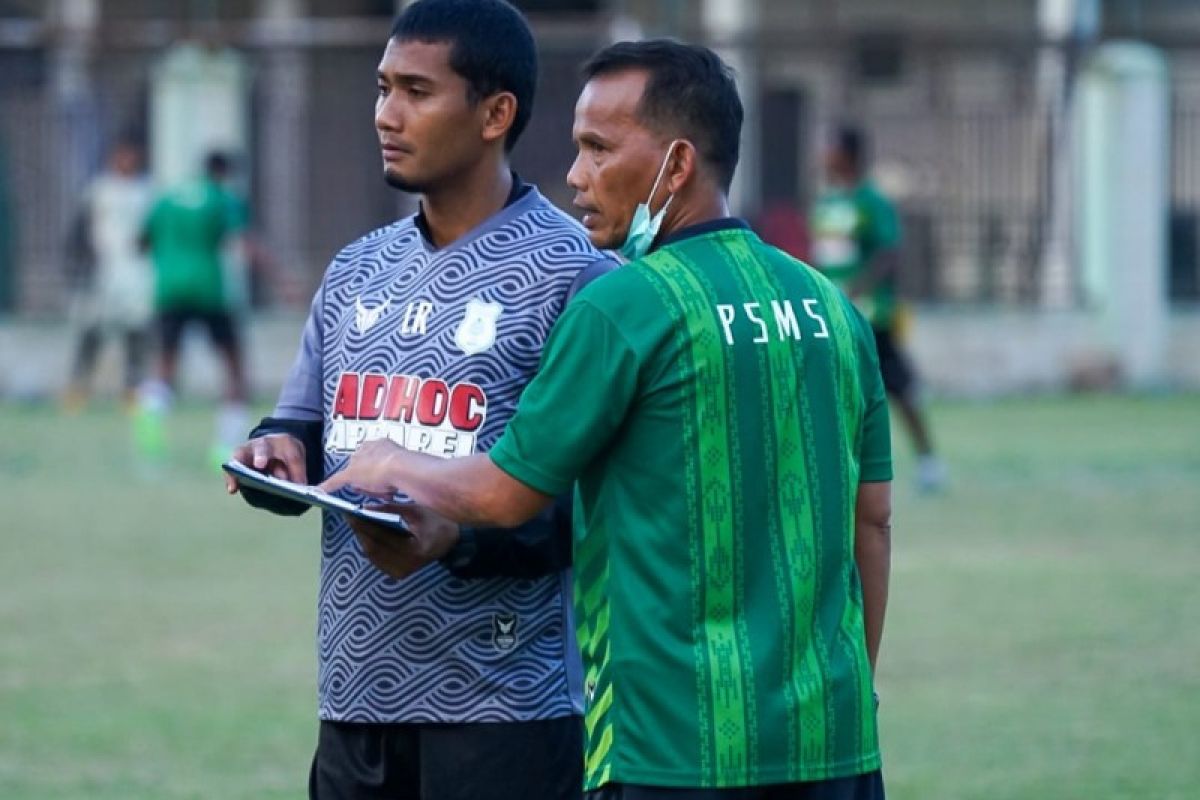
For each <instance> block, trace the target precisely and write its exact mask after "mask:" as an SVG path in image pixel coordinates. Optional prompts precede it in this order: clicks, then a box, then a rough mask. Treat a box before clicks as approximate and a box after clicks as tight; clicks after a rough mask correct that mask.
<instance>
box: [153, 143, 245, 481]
mask: <svg viewBox="0 0 1200 800" xmlns="http://www.w3.org/2000/svg"><path fill="white" fill-rule="evenodd" d="M231 168H232V165H231V162H230V159H229V157H228V156H227V155H225V154H224V153H220V152H213V153H210V154H209V155H208V156H207V157H206V158H205V161H204V175H203V177H202V178H201V179H200V180H198V181H194V182H192V183H189V184H187V185H185V186H182V187H180V188H177V189H175V190H173V191H170V192H168V193H167V194H165V195H164V196H162V197H161V198H159V199H158V201H157V202H156V203H155V204H154V207H153V208H152V209H151V211H150V215H149V217H148V218H147V219H146V223H145V228H144V232H143V235H144V242H145V244H146V245H147V246H148V247H149V250H150V254H151V256H152V259H153V262H154V274H155V290H154V304H155V310H156V312H157V316H158V333H159V337H160V341H159V346H160V351H159V360H158V370H157V375H156V377H155V379H154V380H152V381H149V382H148V383H147V384H145V385H144V386H143V389H142V391H141V405H142V408H141V409H140V413H141V418H140V419H139V425H138V438H139V443H140V444H141V446H142V447H143V449H144V450H146V451H147V452H148V453H149V454H151V455H156V454H157V455H161V452H162V450H163V449H164V448H165V438H164V437H165V430H164V420H165V415H166V413H167V411H168V410H169V408H170V405H171V402H172V400H173V398H174V393H175V389H176V382H177V377H178V370H179V348H180V343H181V341H182V338H183V334H184V332H185V331H186V330H187V329H188V328H189V327H191V326H193V325H199V326H201V327H203V328H205V329H206V331H207V333H208V337H209V340H210V341H211V342H212V344H213V347H214V348H216V351H217V353H218V354H219V356H220V358H221V363H222V365H223V366H224V369H225V375H226V384H225V393H224V401H223V403H222V406H221V409H220V411H219V412H218V416H217V425H216V434H215V441H214V445H213V452H214V454H215V456H214V457H216V458H218V460H220V459H223V457H224V455H225V454H226V453H228V451H229V449H230V448H232V447H233V446H234V445H235V444H237V443H238V442H239V441H241V440H242V437H243V436H244V433H245V430H246V428H247V427H248V426H249V413H248V411H247V407H246V404H247V401H248V394H249V391H248V388H247V385H246V377H245V369H244V367H243V362H242V347H241V341H240V337H239V335H238V329H237V325H236V320H235V319H234V315H233V312H232V310H231V305H230V295H229V292H228V291H227V286H226V278H225V273H226V268H225V263H224V257H225V253H226V252H227V250H228V248H229V246H230V245H231V243H235V242H236V241H237V240H238V239H239V238H240V236H241V235H242V233H243V231H244V230H245V228H246V222H247V212H246V205H245V202H244V201H243V200H242V199H241V198H240V197H238V196H237V195H236V194H235V193H234V192H232V191H231V190H230V189H229V188H228V186H227V181H228V179H229V177H230V172H231Z"/></svg>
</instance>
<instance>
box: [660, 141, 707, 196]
mask: <svg viewBox="0 0 1200 800" xmlns="http://www.w3.org/2000/svg"><path fill="white" fill-rule="evenodd" d="M699 159H700V153H698V152H697V151H696V146H695V145H694V144H692V143H691V142H690V141H688V140H687V139H680V140H678V141H677V142H676V143H675V148H674V149H673V150H672V151H671V157H670V159H669V160H668V161H667V174H666V175H664V176H663V183H665V184H666V185H667V191H669V192H670V193H671V194H678V193H679V190H680V189H682V188H683V187H684V186H686V185H687V184H688V183H690V182H691V181H692V180H694V178H695V175H696V170H698V169H699V168H700V163H699Z"/></svg>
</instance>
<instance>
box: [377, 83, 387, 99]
mask: <svg viewBox="0 0 1200 800" xmlns="http://www.w3.org/2000/svg"><path fill="white" fill-rule="evenodd" d="M375 91H376V92H378V93H379V96H380V97H383V96H385V95H386V94H387V93H388V87H387V84H383V83H381V84H379V85H378V86H376V87H375Z"/></svg>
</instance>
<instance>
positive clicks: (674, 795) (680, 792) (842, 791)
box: [587, 770, 884, 800]
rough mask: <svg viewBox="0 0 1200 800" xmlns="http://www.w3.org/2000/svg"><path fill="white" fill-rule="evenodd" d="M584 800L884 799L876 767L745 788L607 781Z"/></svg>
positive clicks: (881, 775)
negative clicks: (858, 772) (844, 775)
mask: <svg viewBox="0 0 1200 800" xmlns="http://www.w3.org/2000/svg"><path fill="white" fill-rule="evenodd" d="M587 800H884V796H883V773H882V772H880V771H879V770H875V771H874V772H867V773H865V774H863V775H852V776H850V777H848V778H833V779H831V780H827V781H812V782H810V783H777V784H773V785H771V786H751V787H747V788H745V789H667V788H663V787H655V786H633V785H630V784H621V783H610V784H608V785H606V786H602V787H601V788H599V789H597V790H596V791H594V792H588V793H587Z"/></svg>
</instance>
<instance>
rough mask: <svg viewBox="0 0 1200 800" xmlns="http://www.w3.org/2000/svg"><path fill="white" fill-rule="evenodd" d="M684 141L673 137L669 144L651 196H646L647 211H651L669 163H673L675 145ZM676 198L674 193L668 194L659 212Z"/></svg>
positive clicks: (665, 208) (663, 210)
mask: <svg viewBox="0 0 1200 800" xmlns="http://www.w3.org/2000/svg"><path fill="white" fill-rule="evenodd" d="M682 141H683V140H682V139H672V140H671V143H670V144H669V145H667V154H666V156H664V157H663V162H662V166H661V167H659V168H658V177H656V178H655V179H654V185H653V186H651V187H650V196H649V197H647V198H646V210H647V211H650V204H651V203H653V202H654V193H655V192H657V191H658V184H660V183H662V179H663V175H666V174H667V164H670V163H671V154H672V153H674V152H675V145H676V144H678V143H679V142H682ZM674 199H675V195H674V194H670V195H668V196H667V202H665V203H663V207H662V208H660V209H659V211H658V213H659V214H662V213H663V212H665V211H666V210H667V207H668V206H669V205H671V201H672V200H674ZM651 216H654V213H653V212H651Z"/></svg>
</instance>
